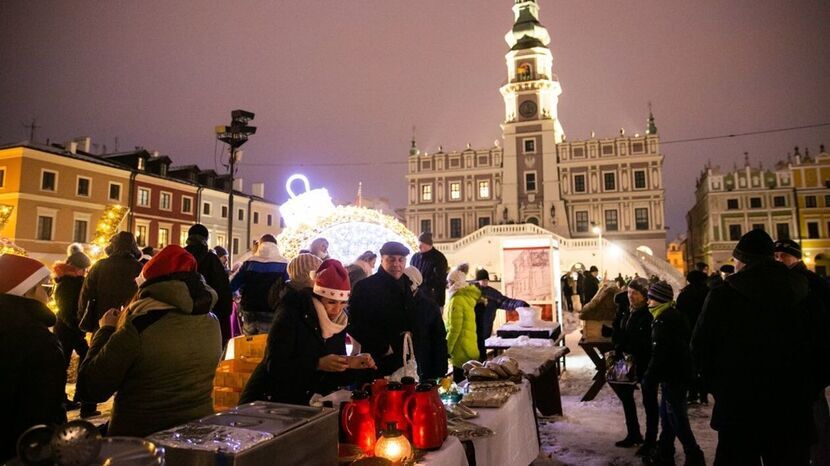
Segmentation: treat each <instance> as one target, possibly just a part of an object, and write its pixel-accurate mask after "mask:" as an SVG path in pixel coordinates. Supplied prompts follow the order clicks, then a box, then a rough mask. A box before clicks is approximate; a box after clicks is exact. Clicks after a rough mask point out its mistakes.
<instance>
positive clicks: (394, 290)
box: [348, 267, 415, 376]
mask: <svg viewBox="0 0 830 466" xmlns="http://www.w3.org/2000/svg"><path fill="white" fill-rule="evenodd" d="M410 285H411V283H410V281H409V279H408V278H407V277H406V275H403V276H401V278H399V279H397V280H395V279H394V278H393V277H392V276H391V275H389V274H388V273H386V271H385V270H383V267H381V268H379V269H378V271H377V272H376V273H375V274H374V275H372V276H371V277H369V278H365V279H363V280H361V281H359V282H358V283H357V285H355V287H354V290H352V295H351V297H350V298H349V328H348V333H349V335H352V336H353V337H354V338H355V339H356V340H357V341H358V342H359V343H360V345H361V348H362V351H363V352H364V353H369V354H371V355H372V358H374V360H375V363H376V364H377V366H378V371H379V372H380V375H382V376H386V375H389V374H391V373H393V372H395V370H397V369H398V368H400V367H401V366H402V365H403V362H402V361H403V333H404V332H411V331H412V328H413V324H414V316H415V304H414V300H413V297H412V292H411V291H410V290H411V289H410ZM413 344H414V343H413ZM390 349H391V351H392V353H391V354H389V350H390Z"/></svg>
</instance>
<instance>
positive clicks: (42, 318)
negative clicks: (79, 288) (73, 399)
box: [0, 294, 66, 464]
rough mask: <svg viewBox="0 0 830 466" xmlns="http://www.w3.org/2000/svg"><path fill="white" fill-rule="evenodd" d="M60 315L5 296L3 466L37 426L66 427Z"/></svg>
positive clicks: (0, 359) (0, 334)
mask: <svg viewBox="0 0 830 466" xmlns="http://www.w3.org/2000/svg"><path fill="white" fill-rule="evenodd" d="M53 325H55V315H54V314H53V313H52V311H50V310H49V308H47V307H46V306H45V305H43V304H42V303H41V302H39V301H36V300H34V299H28V298H22V297H20V296H14V295H9V294H0V380H2V382H0V400H3V421H2V422H0V463H2V464H5V461H6V460H8V459H11V458H13V457H14V456H15V444H16V443H17V438H18V437H19V436H20V434H22V433H23V431H25V430H26V429H28V428H29V427H32V426H33V425H36V424H61V423H63V422H66V411H64V407H63V400H64V397H65V394H64V390H65V389H66V368H65V367H64V362H63V361H64V360H63V351H62V350H61V345H60V343H58V339H57V337H55V335H53V334H52V332H50V331H49V327H51V326H53Z"/></svg>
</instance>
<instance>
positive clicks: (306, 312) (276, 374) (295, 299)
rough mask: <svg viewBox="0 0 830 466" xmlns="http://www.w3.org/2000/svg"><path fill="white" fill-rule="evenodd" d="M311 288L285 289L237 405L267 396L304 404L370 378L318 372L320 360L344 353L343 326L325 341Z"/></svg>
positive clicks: (359, 374)
mask: <svg viewBox="0 0 830 466" xmlns="http://www.w3.org/2000/svg"><path fill="white" fill-rule="evenodd" d="M312 296H313V294H312V291H311V289H309V288H305V289H302V290H299V291H297V290H295V289H294V288H291V287H286V289H285V293H284V295H283V299H282V300H281V301H280V303H279V304H278V305H277V311H276V316H275V318H274V323H273V324H272V325H271V330H270V331H269V332H268V343H267V347H266V352H265V358H264V359H263V361H262V363H260V365H259V366H258V367H257V369H256V370H255V375H256V377H255V376H252V377H251V379H249V381H248V384H247V385H246V387H245V390H244V392H243V395H242V396H241V398H240V402H241V403H246V402H250V401H256V400H266V401H273V402H279V403H290V404H298V405H308V402H309V400H310V399H311V396H312V395H313V394H314V393H319V394H321V395H328V394H329V393H331V392H333V391H335V390H337V388H338V387H340V386H345V385H347V384H349V383H362V382H369V381H370V380H371V379H372V377H371V375H370V374H369V372H374V371H358V370H353V369H348V370H346V371H345V372H324V371H320V370H317V363H318V361H319V359H320V358H322V357H323V356H326V355H328V354H339V355H345V354H346V332H345V330H343V331H341V332H339V333H336V334H334V335H333V336H331V337H330V338H328V339H323V337H322V334H321V331H320V320H319V318H318V316H317V311H316V310H315V309H314V304H313V302H312Z"/></svg>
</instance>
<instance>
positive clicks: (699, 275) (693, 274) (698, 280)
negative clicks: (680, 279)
mask: <svg viewBox="0 0 830 466" xmlns="http://www.w3.org/2000/svg"><path fill="white" fill-rule="evenodd" d="M707 278H709V277H707V276H706V274H705V273H703V272H701V271H700V270H691V271H689V273H687V274H686V281H687V282H689V283H690V284H692V285H705V284H706V279H707Z"/></svg>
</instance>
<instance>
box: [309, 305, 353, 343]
mask: <svg viewBox="0 0 830 466" xmlns="http://www.w3.org/2000/svg"><path fill="white" fill-rule="evenodd" d="M311 301H312V302H314V310H316V311H317V320H319V321H320V333H321V334H322V335H323V340H328V339H329V338H331V337H332V335H335V334H337V333H340V332H342V331H343V329H345V328H346V324H348V323H349V318H348V317H347V316H346V313H345V312H343V311H340V314H338V316H337V317H336V318H335V319H334V322H332V320H331V319H329V315H328V313H326V308H325V306H323V303H321V302H320V300H318V299H317V298H311Z"/></svg>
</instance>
